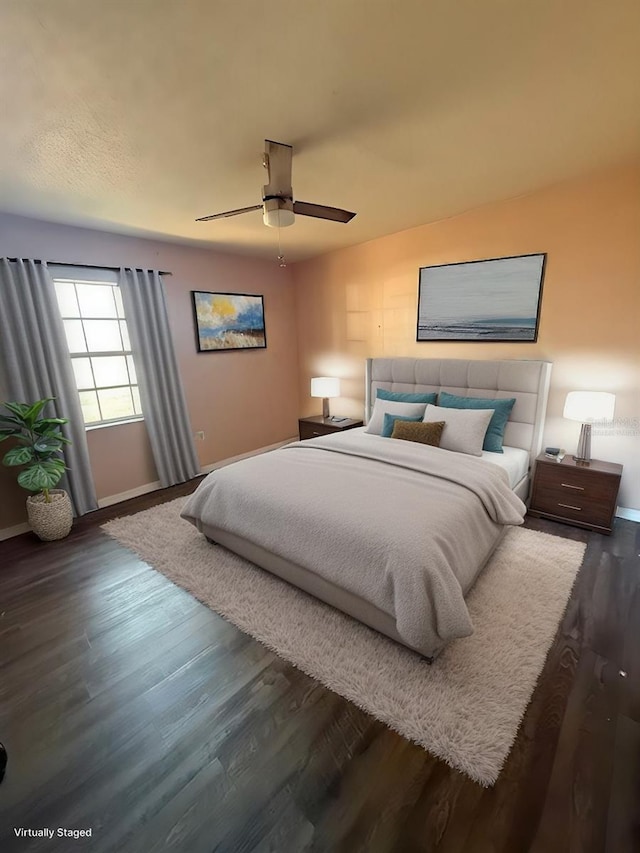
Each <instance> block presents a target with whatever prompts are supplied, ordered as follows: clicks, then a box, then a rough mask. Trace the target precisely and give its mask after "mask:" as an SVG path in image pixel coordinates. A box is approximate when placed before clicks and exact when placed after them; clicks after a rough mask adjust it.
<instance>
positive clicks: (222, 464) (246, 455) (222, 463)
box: [202, 435, 299, 474]
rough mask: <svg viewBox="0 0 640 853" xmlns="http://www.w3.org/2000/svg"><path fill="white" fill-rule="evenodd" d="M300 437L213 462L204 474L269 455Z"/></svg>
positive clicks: (206, 467)
mask: <svg viewBox="0 0 640 853" xmlns="http://www.w3.org/2000/svg"><path fill="white" fill-rule="evenodd" d="M298 440H299V439H298V436H297V435H296V436H294V437H293V438H287V439H285V440H284V441H277V442H276V443H275V444H268V445H267V446H266V447H259V448H258V450H250V451H249V452H248V453H240V454H239V455H238V456H230V457H229V458H228V459H221V460H220V461H219V462H213V463H212V464H211V465H205V466H204V468H203V469H202V473H203V474H209V473H210V472H211V471H215V470H216V468H224V467H225V465H231V464H232V463H233V462H240V461H241V460H242V459H249V457H250V456H259V455H260V454H261V453H268V452H269V451H270V450H277V449H278V448H279V447H284V446H285V444H291V443H292V442H294V441H298Z"/></svg>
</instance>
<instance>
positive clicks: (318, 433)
mask: <svg viewBox="0 0 640 853" xmlns="http://www.w3.org/2000/svg"><path fill="white" fill-rule="evenodd" d="M313 435H322V433H321V432H316V431H315V430H314V431H313Z"/></svg>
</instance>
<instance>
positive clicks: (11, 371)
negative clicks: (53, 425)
mask: <svg viewBox="0 0 640 853" xmlns="http://www.w3.org/2000/svg"><path fill="white" fill-rule="evenodd" d="M0 354H1V355H2V359H3V361H4V368H5V374H6V375H5V380H6V383H7V392H8V396H9V398H10V399H11V400H16V401H17V402H20V403H23V402H24V403H32V402H35V401H36V400H41V399H42V398H43V397H55V398H56V399H55V400H54V401H53V403H50V404H49V406H48V407H47V414H48V415H49V416H50V417H59V418H69V423H68V424H66V425H65V426H63V427H62V432H63V433H64V435H66V436H67V438H69V439H70V440H71V442H72V444H70V445H67V446H66V447H65V448H64V458H65V463H66V464H67V466H68V467H69V471H68V472H67V473H66V475H65V477H64V478H63V480H62V482H61V486H62V488H64V489H66V490H67V491H68V492H69V495H70V497H71V501H72V504H73V508H74V512H75V514H76V515H84V513H86V512H90V511H91V510H93V509H97V508H98V502H97V500H96V493H95V489H94V486H93V477H92V474H91V463H90V461H89V451H88V449H87V437H86V434H85V428H84V420H83V417H82V410H81V408H80V399H79V397H78V391H77V388H76V382H75V378H74V375H73V368H72V366H71V359H70V358H69V348H68V346H67V339H66V336H65V333H64V325H63V323H62V318H61V317H60V311H59V309H58V301H57V299H56V293H55V286H54V284H53V280H52V278H51V276H50V275H49V271H48V269H47V265H46V264H45V263H40V262H38V263H36V262H35V261H31V260H16V261H9V260H7V258H2V259H1V260H0Z"/></svg>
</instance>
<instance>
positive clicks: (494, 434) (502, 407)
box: [438, 391, 516, 453]
mask: <svg viewBox="0 0 640 853" xmlns="http://www.w3.org/2000/svg"><path fill="white" fill-rule="evenodd" d="M515 401H516V398H515V397H509V398H504V399H500V400H494V399H491V398H490V397H458V396H456V395H455V394H447V392H446V391H441V392H440V394H439V396H438V405H439V406H443V407H444V408H445V409H495V411H494V413H493V415H492V417H491V420H490V421H489V426H488V427H487V432H486V434H485V437H484V444H483V445H482V449H483V450H489V451H491V453H504V450H503V449H502V439H503V438H504V430H505V427H506V425H507V421H508V420H509V415H510V414H511V409H513V404H514V403H515Z"/></svg>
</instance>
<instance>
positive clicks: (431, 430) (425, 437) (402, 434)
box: [387, 416, 445, 447]
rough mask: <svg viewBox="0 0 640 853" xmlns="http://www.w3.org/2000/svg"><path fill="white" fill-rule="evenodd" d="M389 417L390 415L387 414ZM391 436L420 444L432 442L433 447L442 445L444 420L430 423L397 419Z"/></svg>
mask: <svg viewBox="0 0 640 853" xmlns="http://www.w3.org/2000/svg"><path fill="white" fill-rule="evenodd" d="M387 417H388V416H387ZM394 423H395V426H394V427H393V432H392V433H391V438H402V439H404V440H405V441H417V442H418V443H419V444H430V445H431V446H432V447H440V439H441V438H442V430H443V429H444V426H445V424H444V421H430V422H429V423H427V424H426V423H424V422H423V423H419V424H417V423H411V422H410V421H408V420H406V419H404V418H403V419H402V420H399V419H396V421H395V422H394Z"/></svg>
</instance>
